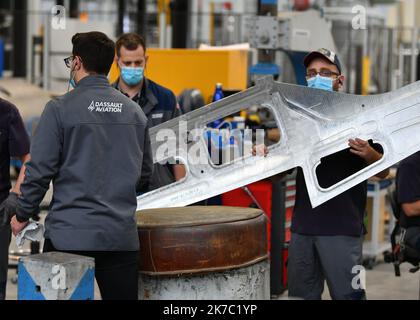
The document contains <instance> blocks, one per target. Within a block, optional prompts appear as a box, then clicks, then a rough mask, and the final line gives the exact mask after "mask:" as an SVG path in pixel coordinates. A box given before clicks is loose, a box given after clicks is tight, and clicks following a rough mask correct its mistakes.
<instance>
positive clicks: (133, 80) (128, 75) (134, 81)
mask: <svg viewBox="0 0 420 320" xmlns="http://www.w3.org/2000/svg"><path fill="white" fill-rule="evenodd" d="M121 77H122V79H123V80H124V82H125V83H126V84H127V85H129V86H136V85H138V84H139V83H140V82H141V81H142V80H143V77H144V68H142V67H138V68H131V67H123V68H121Z"/></svg>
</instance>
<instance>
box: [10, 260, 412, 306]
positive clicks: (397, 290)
mask: <svg viewBox="0 0 420 320" xmlns="http://www.w3.org/2000/svg"><path fill="white" fill-rule="evenodd" d="M15 276H16V270H10V271H9V282H8V287H7V299H8V300H16V299H17V286H16V284H14V283H13V282H12V279H13V278H14V277H15ZM419 285H420V271H419V272H417V273H414V274H412V273H410V272H409V265H408V264H403V265H402V266H401V277H399V278H397V277H395V276H394V269H393V266H392V265H391V264H386V263H383V262H382V261H380V260H378V264H377V265H376V266H375V267H374V268H373V270H367V271H366V286H367V289H366V291H367V297H368V299H369V300H418V299H419ZM95 299H100V295H99V290H98V287H96V288H95ZM278 299H280V300H281V299H287V292H286V293H284V294H283V295H282V296H280V297H278ZM323 299H325V300H328V299H330V296H329V293H328V289H327V287H326V288H325V292H324V295H323Z"/></svg>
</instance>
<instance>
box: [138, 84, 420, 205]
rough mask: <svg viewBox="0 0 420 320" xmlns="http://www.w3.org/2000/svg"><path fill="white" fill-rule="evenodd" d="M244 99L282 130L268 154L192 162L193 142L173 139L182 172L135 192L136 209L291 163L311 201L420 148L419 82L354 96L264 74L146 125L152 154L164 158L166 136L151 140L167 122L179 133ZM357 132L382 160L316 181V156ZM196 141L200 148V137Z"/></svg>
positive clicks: (233, 184)
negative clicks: (331, 181)
mask: <svg viewBox="0 0 420 320" xmlns="http://www.w3.org/2000/svg"><path fill="white" fill-rule="evenodd" d="M251 106H260V107H265V108H269V109H270V110H271V112H272V113H273V114H274V117H275V119H276V122H277V125H278V128H279V130H280V133H281V139H280V141H279V142H278V143H277V144H275V145H273V146H270V148H269V154H268V156H267V157H263V156H256V157H253V156H252V155H251V154H248V155H247V156H245V158H244V159H239V160H236V161H233V162H231V163H229V164H226V165H222V166H214V165H213V164H212V163H198V164H197V163H196V162H197V161H194V159H192V157H191V156H188V155H189V153H188V152H189V150H190V148H192V146H193V145H194V144H191V143H190V144H182V143H180V144H179V146H178V147H177V149H178V150H177V155H178V157H177V159H178V160H180V161H181V162H182V163H184V164H185V165H186V168H187V176H186V178H185V179H183V180H182V181H179V182H176V183H174V184H172V185H169V186H165V187H163V188H161V189H158V190H154V191H152V192H149V193H147V194H144V195H142V196H140V197H139V198H138V199H137V200H138V201H137V202H138V209H139V210H141V209H148V208H161V207H179V206H186V205H189V204H193V203H196V202H198V201H201V200H204V199H208V198H210V197H213V196H216V195H219V194H222V193H225V192H228V191H230V190H233V189H236V188H240V187H242V186H245V185H248V184H250V183H253V182H256V181H259V180H262V179H265V178H268V177H271V176H273V175H276V174H279V173H281V172H285V171H287V170H290V169H292V168H295V167H301V168H302V170H303V173H304V177H305V181H306V186H307V189H308V193H309V198H310V201H311V203H312V206H313V207H317V206H319V205H320V204H322V203H324V202H326V201H328V200H330V199H331V198H333V197H335V196H337V195H339V194H341V193H343V192H345V191H346V190H348V189H350V188H352V187H354V186H355V185H357V184H359V183H361V182H363V181H365V180H366V179H368V178H369V177H372V176H374V175H376V174H378V173H379V172H381V171H383V170H385V169H387V168H388V167H390V166H392V165H393V164H395V163H397V162H399V161H401V160H402V159H404V158H406V157H408V156H410V155H411V154H413V153H415V152H417V151H419V150H420V82H416V83H413V84H410V85H408V86H406V87H403V88H401V89H399V90H396V91H393V92H389V93H385V94H380V95H372V96H357V95H349V94H343V93H337V92H328V91H323V90H318V89H311V88H307V87H303V86H296V85H291V84H285V83H280V82H274V81H273V80H272V79H267V78H265V79H261V80H260V81H259V82H257V84H256V86H255V87H252V88H250V89H248V90H245V91H243V92H240V93H238V94H236V95H234V96H231V97H228V98H226V99H223V100H221V101H218V102H216V103H213V104H210V105H208V106H206V107H203V108H200V109H198V110H195V111H193V112H191V113H188V114H185V115H183V116H182V117H180V118H177V119H173V120H171V121H168V122H166V123H164V124H162V125H160V126H157V127H154V128H152V129H150V135H151V143H152V149H153V150H154V152H153V153H154V157H155V158H154V161H155V162H158V161H162V160H164V158H163V157H162V156H161V155H160V156H159V153H156V152H155V151H156V150H157V149H158V148H159V146H160V145H162V144H163V143H166V142H163V141H158V139H157V136H158V133H159V131H161V130H163V129H171V130H173V131H174V132H176V135H177V136H178V134H179V131H180V128H179V123H181V122H183V123H186V124H185V126H186V129H187V131H188V132H190V131H192V130H194V129H197V128H198V129H199V128H202V129H204V128H206V126H207V125H208V124H209V123H211V122H212V121H215V120H217V119H221V118H223V117H226V116H228V115H231V114H234V113H236V112H239V111H240V110H243V109H247V108H249V107H251ZM181 131H182V130H181ZM356 137H358V138H360V139H364V140H368V139H372V140H373V141H374V142H376V143H379V144H380V145H381V146H382V147H383V150H384V156H383V157H382V159H381V160H379V161H377V162H375V163H373V164H371V165H369V166H367V167H366V168H364V169H363V170H361V171H359V172H356V173H354V174H353V175H351V176H349V177H347V178H345V179H344V180H342V181H340V182H338V183H337V184H335V185H333V186H331V187H328V188H323V187H321V186H320V184H319V182H318V179H317V176H316V169H317V167H318V165H319V164H320V163H321V159H322V158H324V157H326V156H328V155H331V154H334V153H336V152H338V151H341V150H344V149H346V148H348V140H349V139H351V138H356ZM184 138H185V137H184ZM160 140H161V139H160ZM197 144H198V147H199V148H200V150H202V151H203V153H205V152H206V151H207V143H206V142H205V141H204V139H201V140H199V141H198V142H197ZM194 147H195V148H197V145H194Z"/></svg>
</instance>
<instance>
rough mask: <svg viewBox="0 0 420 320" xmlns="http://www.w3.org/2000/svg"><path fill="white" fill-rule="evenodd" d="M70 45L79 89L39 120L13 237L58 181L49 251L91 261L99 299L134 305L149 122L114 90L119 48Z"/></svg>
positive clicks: (81, 40)
mask: <svg viewBox="0 0 420 320" xmlns="http://www.w3.org/2000/svg"><path fill="white" fill-rule="evenodd" d="M72 43H73V54H72V56H71V57H69V58H67V59H65V63H66V65H67V67H69V68H70V70H71V71H70V73H71V76H70V78H71V80H70V82H71V83H72V85H73V86H74V87H75V89H74V90H72V91H71V92H68V93H67V94H65V95H64V96H61V97H59V98H57V99H54V100H52V101H50V102H49V103H48V104H47V105H46V107H45V110H44V112H43V114H42V116H41V119H40V122H39V124H38V127H37V130H36V133H35V135H34V137H33V140H32V148H31V153H32V160H31V161H30V162H29V163H28V164H27V169H26V177H25V180H24V183H23V184H22V186H21V192H22V196H21V197H20V198H19V200H18V208H17V213H16V216H15V217H13V218H12V222H11V225H12V231H13V233H14V234H15V235H16V234H17V233H19V232H20V231H21V230H23V228H25V226H26V225H27V224H28V220H29V218H30V217H31V216H32V214H33V213H34V212H36V211H37V210H38V208H39V204H40V202H41V200H42V199H43V197H44V195H45V193H46V191H47V190H48V189H49V185H50V181H53V187H54V188H53V198H52V202H51V204H50V210H49V213H48V216H47V218H46V221H45V244H44V252H51V251H60V252H68V253H73V254H77V255H82V256H89V257H93V258H94V259H95V277H96V280H97V283H98V285H99V289H100V291H101V296H102V299H104V300H137V295H138V257H139V253H138V250H139V239H138V233H137V224H136V219H135V213H136V208H137V199H136V193H137V192H139V191H143V190H145V189H147V184H148V182H149V178H150V177H151V174H152V168H153V158H152V154H151V146H150V139H149V132H148V126H147V118H146V116H145V115H144V113H143V111H142V110H141V109H139V108H138V106H137V105H136V104H135V103H134V102H133V101H132V100H131V99H129V98H127V97H126V96H124V95H123V94H121V93H120V92H118V91H116V90H115V89H114V88H112V86H111V85H110V84H109V81H108V78H107V75H108V73H109V70H110V68H111V65H112V63H113V61H114V56H115V44H114V42H113V41H112V40H110V39H109V38H108V37H107V36H106V35H105V34H103V33H101V32H88V33H79V34H76V35H75V36H74V37H73V39H72Z"/></svg>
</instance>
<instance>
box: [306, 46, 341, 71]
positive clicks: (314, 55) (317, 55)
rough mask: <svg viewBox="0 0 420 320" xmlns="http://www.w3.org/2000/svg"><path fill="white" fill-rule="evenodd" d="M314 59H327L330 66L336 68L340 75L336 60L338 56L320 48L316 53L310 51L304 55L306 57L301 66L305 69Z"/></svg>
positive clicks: (338, 61) (338, 63)
mask: <svg viewBox="0 0 420 320" xmlns="http://www.w3.org/2000/svg"><path fill="white" fill-rule="evenodd" d="M315 58H324V59H327V60H328V61H329V62H331V63H332V64H335V65H336V66H337V68H338V72H339V73H340V74H341V72H342V69H341V63H340V60H338V56H337V54H336V53H335V52H334V51H331V50H328V49H325V48H321V49H318V50H316V51H312V52H310V53H308V54H307V55H306V57H305V58H304V59H303V64H304V65H305V67H306V68H307V67H308V66H309V64H310V63H311V62H312V60H314V59H315Z"/></svg>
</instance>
